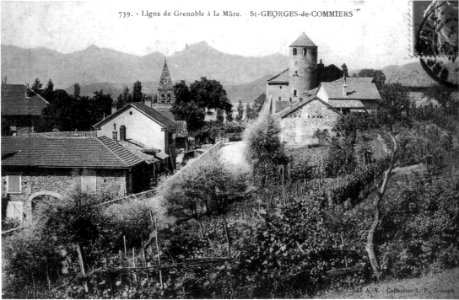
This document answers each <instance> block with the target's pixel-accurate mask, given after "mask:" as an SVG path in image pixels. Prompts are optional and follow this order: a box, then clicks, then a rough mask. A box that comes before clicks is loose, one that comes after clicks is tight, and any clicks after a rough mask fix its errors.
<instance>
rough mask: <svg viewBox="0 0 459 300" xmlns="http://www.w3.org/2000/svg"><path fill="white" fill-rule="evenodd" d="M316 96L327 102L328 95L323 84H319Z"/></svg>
mask: <svg viewBox="0 0 459 300" xmlns="http://www.w3.org/2000/svg"><path fill="white" fill-rule="evenodd" d="M317 98H319V99H321V100H323V101H325V102H328V95H327V92H326V91H325V89H324V87H323V86H320V88H319V90H318V91H317Z"/></svg>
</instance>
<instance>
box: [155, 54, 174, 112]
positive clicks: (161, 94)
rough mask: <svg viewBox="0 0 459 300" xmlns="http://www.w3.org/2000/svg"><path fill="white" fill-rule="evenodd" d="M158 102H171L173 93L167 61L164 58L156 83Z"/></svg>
mask: <svg viewBox="0 0 459 300" xmlns="http://www.w3.org/2000/svg"><path fill="white" fill-rule="evenodd" d="M158 102H159V103H173V102H174V93H173V86H172V79H171V74H170V72H169V68H168V67H167V61H166V60H165V59H164V66H163V71H162V73H161V78H160V79H159V85H158Z"/></svg>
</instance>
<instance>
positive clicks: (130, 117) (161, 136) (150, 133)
mask: <svg viewBox="0 0 459 300" xmlns="http://www.w3.org/2000/svg"><path fill="white" fill-rule="evenodd" d="M131 112H132V114H131ZM115 123H116V131H117V132H118V136H117V139H118V140H119V138H120V127H121V126H122V125H124V126H126V139H133V140H136V141H139V142H141V143H142V144H145V145H146V146H148V147H152V148H156V149H160V150H161V152H162V153H166V141H165V132H164V131H162V130H161V129H162V128H163V127H162V126H161V125H159V124H158V123H156V122H155V121H153V120H152V119H150V118H149V117H147V116H145V115H144V114H143V113H141V112H140V111H138V110H137V109H135V108H132V107H131V108H129V109H128V110H126V111H124V112H123V113H121V114H120V115H118V116H117V117H115V118H114V119H112V120H110V121H108V122H107V123H105V124H103V125H102V126H101V128H100V129H99V130H97V136H104V135H105V136H107V137H109V138H112V136H113V134H112V133H113V124H115Z"/></svg>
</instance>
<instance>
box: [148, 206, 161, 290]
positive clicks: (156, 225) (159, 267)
mask: <svg viewBox="0 0 459 300" xmlns="http://www.w3.org/2000/svg"><path fill="white" fill-rule="evenodd" d="M150 218H151V219H152V221H153V224H154V225H155V240H156V250H157V251H158V270H159V283H160V285H161V289H163V273H162V270H161V258H160V255H161V252H160V250H159V243H158V224H157V222H156V218H153V213H152V212H151V211H150Z"/></svg>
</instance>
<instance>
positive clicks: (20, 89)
mask: <svg viewBox="0 0 459 300" xmlns="http://www.w3.org/2000/svg"><path fill="white" fill-rule="evenodd" d="M26 91H27V88H26V86H25V85H23V84H2V115H5V116H40V115H41V112H42V110H43V109H44V108H45V107H46V106H47V105H48V104H49V103H48V101H46V100H45V99H43V98H42V97H41V96H39V95H36V94H34V95H31V97H26Z"/></svg>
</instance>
